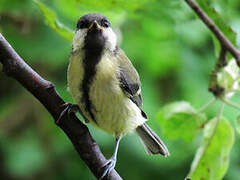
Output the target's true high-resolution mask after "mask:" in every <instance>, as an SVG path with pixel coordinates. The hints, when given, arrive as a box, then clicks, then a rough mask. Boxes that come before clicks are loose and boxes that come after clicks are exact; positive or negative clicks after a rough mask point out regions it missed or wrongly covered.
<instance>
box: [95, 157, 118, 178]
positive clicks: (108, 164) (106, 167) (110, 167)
mask: <svg viewBox="0 0 240 180" xmlns="http://www.w3.org/2000/svg"><path fill="white" fill-rule="evenodd" d="M115 165H116V158H114V157H112V158H110V159H108V160H107V161H106V163H104V164H103V166H102V168H104V171H103V174H102V176H101V177H100V178H99V180H102V179H103V178H104V177H105V176H107V175H108V174H109V173H110V172H111V171H112V170H113V169H114V167H115Z"/></svg>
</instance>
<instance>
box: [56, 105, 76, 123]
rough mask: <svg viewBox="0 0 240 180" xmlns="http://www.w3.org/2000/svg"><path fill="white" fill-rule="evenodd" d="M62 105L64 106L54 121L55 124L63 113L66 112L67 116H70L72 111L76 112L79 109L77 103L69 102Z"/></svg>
mask: <svg viewBox="0 0 240 180" xmlns="http://www.w3.org/2000/svg"><path fill="white" fill-rule="evenodd" d="M62 106H64V107H65V108H64V110H63V111H62V112H61V114H60V116H59V118H58V120H57V121H56V124H59V123H60V121H61V119H62V118H63V117H64V115H65V114H66V113H67V117H68V118H70V115H71V114H72V113H74V114H75V113H77V112H79V111H80V109H79V106H78V105H77V104H71V103H65V104H63V105H62Z"/></svg>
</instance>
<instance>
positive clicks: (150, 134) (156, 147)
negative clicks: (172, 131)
mask: <svg viewBox="0 0 240 180" xmlns="http://www.w3.org/2000/svg"><path fill="white" fill-rule="evenodd" d="M136 132H137V134H138V136H139V137H140V139H141V141H142V143H143V145H144V147H145V150H146V152H147V153H148V154H150V155H153V154H162V155H163V156H165V157H166V156H169V155H170V153H169V152H168V149H167V147H166V146H165V145H164V143H163V142H162V140H161V139H160V138H159V137H158V135H157V134H156V133H155V132H154V131H153V130H152V129H151V128H150V127H149V126H148V125H147V124H146V123H144V124H143V125H141V126H138V127H137V129H136Z"/></svg>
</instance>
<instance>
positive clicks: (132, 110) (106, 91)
mask: <svg viewBox="0 0 240 180" xmlns="http://www.w3.org/2000/svg"><path fill="white" fill-rule="evenodd" d="M82 63H83V62H82V58H81V55H74V54H73V55H72V56H71V58H70V64H69V68H68V86H69V90H70V92H71V94H72V96H73V99H74V100H75V102H76V103H77V104H78V105H79V107H80V109H81V110H82V113H83V115H84V116H85V117H87V118H88V120H89V121H90V123H91V124H93V125H94V126H97V127H98V128H100V129H103V130H104V131H106V132H108V133H110V134H114V135H116V136H120V135H123V134H125V133H127V132H129V131H132V130H134V129H135V128H136V127H137V126H138V125H140V124H142V123H143V122H144V121H145V120H144V118H142V117H141V113H140V110H139V109H138V107H137V106H136V105H135V104H134V103H133V102H132V101H131V100H130V99H129V98H128V97H127V96H126V95H125V94H124V93H123V91H122V89H121V87H120V84H119V79H118V75H119V72H118V62H117V61H116V59H114V58H111V56H110V54H108V53H105V54H104V55H103V56H102V58H101V60H100V61H99V63H98V64H97V65H96V74H95V76H94V78H93V80H92V82H91V84H90V89H89V98H90V101H91V103H92V112H93V114H94V116H95V120H96V122H97V123H95V122H94V121H93V120H92V119H91V117H90V115H89V113H88V112H86V111H85V104H84V102H82V101H81V99H82V95H83V93H82V92H81V88H80V87H81V82H82V80H83V76H84V69H83V64H82Z"/></svg>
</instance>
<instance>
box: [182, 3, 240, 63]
mask: <svg viewBox="0 0 240 180" xmlns="http://www.w3.org/2000/svg"><path fill="white" fill-rule="evenodd" d="M185 1H186V2H187V4H188V5H189V6H190V7H191V8H192V9H193V10H194V11H195V13H196V14H197V15H198V16H199V18H200V19H201V20H202V21H203V22H204V23H205V24H206V25H207V26H208V28H209V29H210V30H211V31H212V32H213V33H214V35H215V36H216V37H217V39H218V40H219V42H220V44H221V46H223V47H225V48H226V49H227V50H228V51H229V52H230V53H231V54H232V55H233V56H234V57H235V60H236V62H237V64H238V66H239V67H240V52H239V50H238V49H237V48H235V47H234V45H233V44H232V43H231V41H229V39H228V38H226V36H225V35H224V34H223V33H222V31H221V30H220V29H219V28H218V27H217V25H216V24H215V23H214V22H213V21H212V20H211V19H210V18H209V17H208V15H207V14H206V13H205V12H204V11H203V10H202V9H201V7H200V6H199V5H198V4H197V3H196V2H195V0H185Z"/></svg>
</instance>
